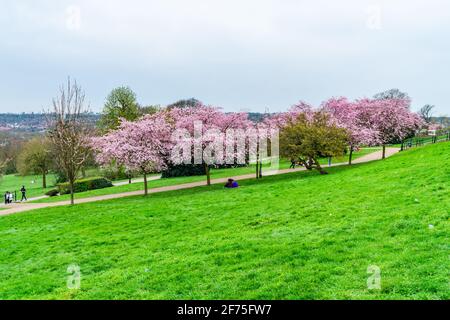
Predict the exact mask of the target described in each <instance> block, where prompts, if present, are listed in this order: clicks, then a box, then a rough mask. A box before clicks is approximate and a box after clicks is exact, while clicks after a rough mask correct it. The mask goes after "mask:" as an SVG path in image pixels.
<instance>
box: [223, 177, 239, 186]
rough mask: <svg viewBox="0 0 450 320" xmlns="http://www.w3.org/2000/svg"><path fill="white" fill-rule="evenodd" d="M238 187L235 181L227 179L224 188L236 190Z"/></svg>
mask: <svg viewBox="0 0 450 320" xmlns="http://www.w3.org/2000/svg"><path fill="white" fill-rule="evenodd" d="M237 187H239V184H238V183H237V181H235V180H233V179H228V181H227V183H226V184H225V188H237Z"/></svg>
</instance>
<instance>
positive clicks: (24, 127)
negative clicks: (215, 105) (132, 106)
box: [0, 112, 266, 132]
mask: <svg viewBox="0 0 450 320" xmlns="http://www.w3.org/2000/svg"><path fill="white" fill-rule="evenodd" d="M248 115H249V118H250V119H251V120H252V121H255V122H260V121H262V120H263V119H264V117H265V116H266V114H264V113H259V112H250V113H249V114H248ZM86 117H87V119H88V122H91V123H96V122H97V121H98V120H99V119H100V117H101V114H100V113H89V114H86ZM46 126H47V121H46V115H45V114H43V113H0V130H1V129H2V128H3V129H7V128H9V129H15V130H19V131H28V132H39V131H43V130H45V128H46Z"/></svg>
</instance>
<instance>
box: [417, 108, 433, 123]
mask: <svg viewBox="0 0 450 320" xmlns="http://www.w3.org/2000/svg"><path fill="white" fill-rule="evenodd" d="M433 109H434V106H433V105H430V104H426V105H424V106H423V107H422V108H421V109H420V111H419V114H420V116H421V117H422V119H423V120H424V121H425V122H426V123H430V122H431V117H432V116H433Z"/></svg>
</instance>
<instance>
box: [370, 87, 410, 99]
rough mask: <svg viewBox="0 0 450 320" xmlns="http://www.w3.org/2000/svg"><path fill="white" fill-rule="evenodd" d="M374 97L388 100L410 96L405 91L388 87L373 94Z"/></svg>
mask: <svg viewBox="0 0 450 320" xmlns="http://www.w3.org/2000/svg"><path fill="white" fill-rule="evenodd" d="M373 97H374V99H377V100H389V99H402V100H403V99H409V100H410V97H409V95H408V94H407V93H406V92H402V91H400V90H399V89H389V90H386V91H383V92H380V93H377V94H375V95H374V96H373Z"/></svg>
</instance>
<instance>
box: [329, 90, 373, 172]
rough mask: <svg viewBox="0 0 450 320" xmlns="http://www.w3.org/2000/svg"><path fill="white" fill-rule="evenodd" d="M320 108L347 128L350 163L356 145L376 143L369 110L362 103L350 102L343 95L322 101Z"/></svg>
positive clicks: (349, 162)
mask: <svg viewBox="0 0 450 320" xmlns="http://www.w3.org/2000/svg"><path fill="white" fill-rule="evenodd" d="M322 109H323V110H324V111H326V112H328V113H330V115H331V116H332V117H333V118H334V119H335V121H337V123H338V124H339V125H340V126H341V127H343V128H345V129H347V130H348V133H349V135H348V145H349V160H348V164H352V155H353V151H354V150H355V148H356V147H359V146H362V145H366V146H371V145H377V144H378V143H379V142H380V140H379V134H378V131H377V130H376V128H374V127H373V126H371V124H370V113H369V112H370V110H369V109H367V108H365V106H364V104H361V103H358V102H350V101H348V99H347V98H345V97H340V98H331V99H329V100H327V101H325V102H324V103H322Z"/></svg>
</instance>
